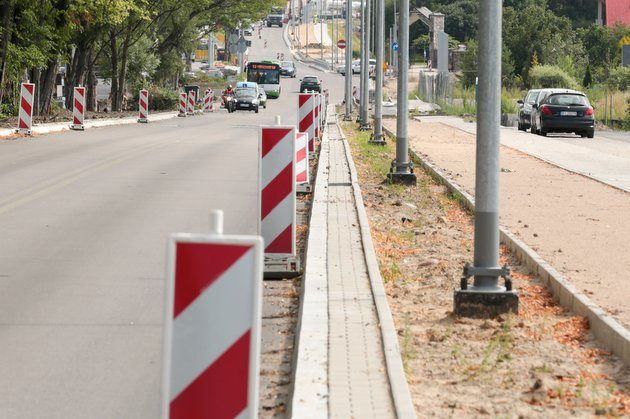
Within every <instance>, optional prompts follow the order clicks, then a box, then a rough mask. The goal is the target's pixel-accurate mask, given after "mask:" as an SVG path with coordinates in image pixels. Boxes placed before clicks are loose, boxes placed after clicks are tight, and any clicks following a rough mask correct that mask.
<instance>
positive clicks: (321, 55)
mask: <svg viewBox="0 0 630 419" xmlns="http://www.w3.org/2000/svg"><path fill="white" fill-rule="evenodd" d="M319 58H320V59H321V60H322V61H324V1H323V0H319Z"/></svg>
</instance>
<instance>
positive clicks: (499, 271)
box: [454, 0, 518, 317]
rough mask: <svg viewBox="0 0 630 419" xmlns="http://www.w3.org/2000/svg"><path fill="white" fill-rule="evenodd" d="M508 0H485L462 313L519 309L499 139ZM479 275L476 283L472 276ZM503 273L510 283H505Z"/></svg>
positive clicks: (458, 304)
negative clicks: (505, 247)
mask: <svg viewBox="0 0 630 419" xmlns="http://www.w3.org/2000/svg"><path fill="white" fill-rule="evenodd" d="M501 19H502V2H501V1H496V0H481V8H480V10H479V60H478V61H479V99H480V100H479V102H478V104H477V106H478V107H477V155H476V176H475V246H474V264H473V265H469V264H467V265H466V266H465V267H464V271H463V274H462V278H461V284H460V287H461V289H459V290H457V291H455V295H454V305H455V308H454V312H455V314H457V315H462V316H472V317H478V316H479V317H487V316H494V315H497V314H501V313H506V312H509V311H512V312H514V313H518V293H516V292H515V291H514V290H512V280H511V278H510V269H509V268H508V267H507V266H503V267H501V266H500V265H499V170H500V167H499V142H500V135H501V132H500V126H499V124H500V115H501V43H502V35H501ZM470 277H474V282H473V285H472V286H468V279H469V278H470ZM499 277H503V278H504V280H505V286H504V287H503V286H500V285H499Z"/></svg>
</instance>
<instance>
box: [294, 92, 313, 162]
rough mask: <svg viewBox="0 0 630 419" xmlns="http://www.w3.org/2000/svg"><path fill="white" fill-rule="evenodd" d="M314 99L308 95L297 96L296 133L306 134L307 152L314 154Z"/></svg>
mask: <svg viewBox="0 0 630 419" xmlns="http://www.w3.org/2000/svg"><path fill="white" fill-rule="evenodd" d="M313 108H314V99H313V95H312V94H310V93H300V94H299V96H298V131H300V132H306V133H307V134H308V151H309V153H313V152H315V141H314V140H315V120H314V116H315V111H314V109H313Z"/></svg>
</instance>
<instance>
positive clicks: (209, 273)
mask: <svg viewBox="0 0 630 419" xmlns="http://www.w3.org/2000/svg"><path fill="white" fill-rule="evenodd" d="M262 248H263V242H262V239H261V238H260V237H254V236H227V235H225V236H224V235H220V234H207V235H206V234H204V235H201V234H173V235H171V236H170V238H169V242H168V264H167V266H168V267H167V277H166V278H167V280H166V296H167V297H166V298H167V299H166V310H165V319H164V321H165V336H164V345H165V348H164V349H165V350H164V373H163V374H164V376H163V377H164V379H163V395H164V396H163V397H164V398H163V402H162V403H163V404H162V409H163V417H164V418H168V419H179V418H197V417H204V418H223V417H225V418H227V417H230V418H234V417H239V418H249V419H253V418H256V417H257V416H258V408H257V406H258V374H259V358H260V319H261V312H260V310H261V302H262V293H261V283H262V280H263V278H262V275H263V274H262V265H263V250H262Z"/></svg>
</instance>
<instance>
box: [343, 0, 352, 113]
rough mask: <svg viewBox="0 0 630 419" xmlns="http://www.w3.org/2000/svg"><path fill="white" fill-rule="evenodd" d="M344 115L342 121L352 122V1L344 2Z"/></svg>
mask: <svg viewBox="0 0 630 419" xmlns="http://www.w3.org/2000/svg"><path fill="white" fill-rule="evenodd" d="M345 51H346V91H345V93H346V94H345V98H346V114H345V115H344V117H343V119H344V121H351V120H352V115H351V114H352V0H346V49H345Z"/></svg>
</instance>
